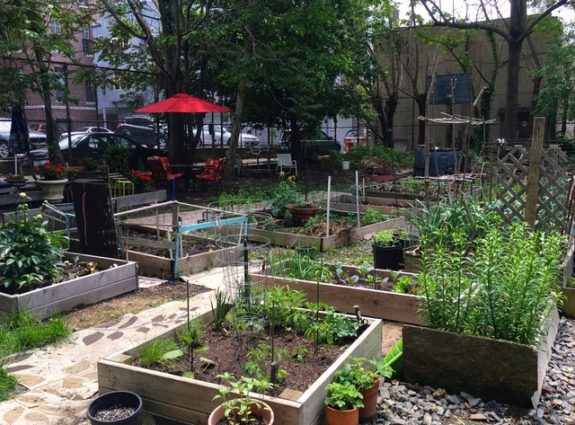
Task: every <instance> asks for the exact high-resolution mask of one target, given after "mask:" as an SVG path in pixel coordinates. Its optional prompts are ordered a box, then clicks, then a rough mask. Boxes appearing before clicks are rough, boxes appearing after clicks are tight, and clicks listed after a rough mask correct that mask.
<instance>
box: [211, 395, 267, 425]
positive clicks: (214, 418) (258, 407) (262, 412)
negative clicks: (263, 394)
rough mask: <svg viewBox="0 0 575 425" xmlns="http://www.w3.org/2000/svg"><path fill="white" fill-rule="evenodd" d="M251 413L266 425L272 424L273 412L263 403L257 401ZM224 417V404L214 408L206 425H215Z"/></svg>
mask: <svg viewBox="0 0 575 425" xmlns="http://www.w3.org/2000/svg"><path fill="white" fill-rule="evenodd" d="M252 406H253V407H252V408H251V411H252V412H253V413H254V414H255V415H256V416H260V417H261V418H262V419H263V420H264V422H265V424H266V425H272V424H273V423H274V411H273V410H272V408H271V407H270V406H269V405H268V404H267V403H264V402H263V401H260V400H258V401H257V404H256V403H254V404H253V405H252ZM224 417H225V415H224V403H222V404H220V405H219V406H218V407H216V408H215V409H214V410H213V411H212V413H211V414H210V417H209V418H208V425H216V424H217V423H218V421H219V420H220V419H223V418H224Z"/></svg>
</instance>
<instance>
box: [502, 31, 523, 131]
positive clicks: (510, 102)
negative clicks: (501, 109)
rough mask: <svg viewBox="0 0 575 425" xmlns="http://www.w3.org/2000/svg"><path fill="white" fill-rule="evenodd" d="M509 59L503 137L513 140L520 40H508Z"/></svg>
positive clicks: (515, 120) (519, 67)
mask: <svg viewBox="0 0 575 425" xmlns="http://www.w3.org/2000/svg"><path fill="white" fill-rule="evenodd" d="M508 46H509V59H508V62H507V94H506V96H505V122H504V123H503V137H504V138H505V139H507V140H508V141H509V140H514V139H516V138H517V106H518V92H519V71H520V69H521V63H520V61H521V42H515V41H513V42H510V43H508Z"/></svg>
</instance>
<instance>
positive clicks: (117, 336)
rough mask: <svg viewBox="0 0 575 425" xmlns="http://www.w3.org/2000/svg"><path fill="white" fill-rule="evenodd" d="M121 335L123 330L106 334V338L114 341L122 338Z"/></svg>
mask: <svg viewBox="0 0 575 425" xmlns="http://www.w3.org/2000/svg"><path fill="white" fill-rule="evenodd" d="M123 335H124V332H114V333H112V334H110V335H108V339H111V340H112V341H115V340H117V339H120V338H122V336H123Z"/></svg>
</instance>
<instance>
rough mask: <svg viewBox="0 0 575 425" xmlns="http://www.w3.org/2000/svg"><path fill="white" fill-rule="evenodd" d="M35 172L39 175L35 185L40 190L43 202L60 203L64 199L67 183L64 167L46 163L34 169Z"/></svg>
mask: <svg viewBox="0 0 575 425" xmlns="http://www.w3.org/2000/svg"><path fill="white" fill-rule="evenodd" d="M35 171H36V173H37V174H39V175H40V179H39V180H36V184H37V185H38V186H40V189H42V193H43V194H44V200H46V201H49V202H52V203H56V202H61V201H62V200H63V199H64V188H65V187H66V183H68V179H67V173H66V170H65V169H64V166H63V165H62V164H53V163H51V162H46V163H45V164H44V165H42V166H41V167H36V169H35Z"/></svg>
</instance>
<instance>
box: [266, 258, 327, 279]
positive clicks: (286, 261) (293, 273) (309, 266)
mask: <svg viewBox="0 0 575 425" xmlns="http://www.w3.org/2000/svg"><path fill="white" fill-rule="evenodd" d="M270 271H271V272H272V274H274V275H278V276H285V277H292V278H294V279H303V280H312V281H318V280H319V281H322V282H329V281H331V280H333V279H334V274H333V272H332V271H331V269H330V268H329V267H328V266H326V265H325V264H323V263H322V262H321V261H319V260H317V259H315V258H312V257H311V256H309V255H307V254H305V253H300V252H295V253H294V252H291V251H290V252H289V253H287V254H286V255H285V256H284V257H283V258H281V259H280V260H278V261H273V262H272V263H271V267H270Z"/></svg>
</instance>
